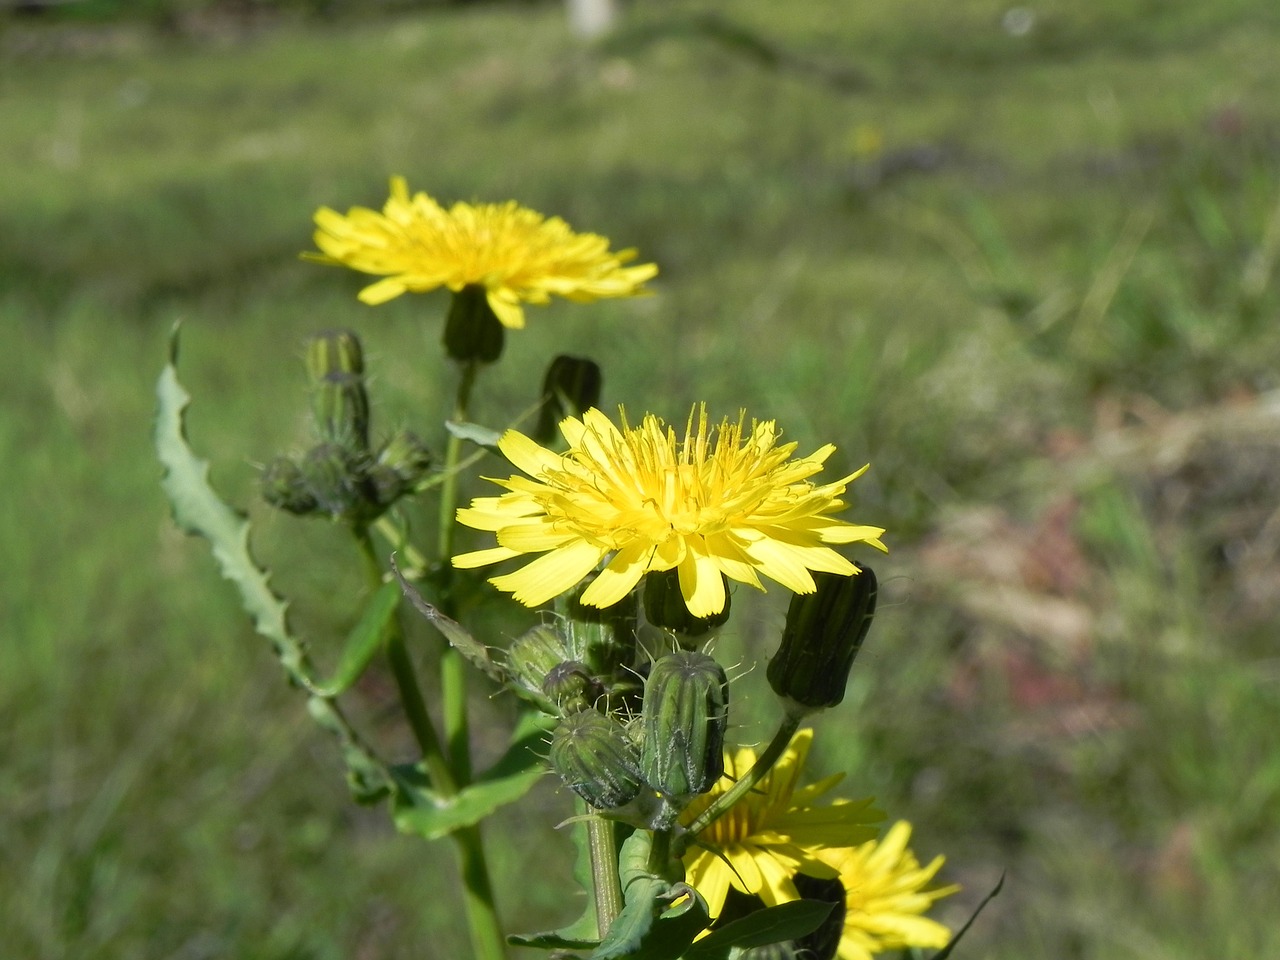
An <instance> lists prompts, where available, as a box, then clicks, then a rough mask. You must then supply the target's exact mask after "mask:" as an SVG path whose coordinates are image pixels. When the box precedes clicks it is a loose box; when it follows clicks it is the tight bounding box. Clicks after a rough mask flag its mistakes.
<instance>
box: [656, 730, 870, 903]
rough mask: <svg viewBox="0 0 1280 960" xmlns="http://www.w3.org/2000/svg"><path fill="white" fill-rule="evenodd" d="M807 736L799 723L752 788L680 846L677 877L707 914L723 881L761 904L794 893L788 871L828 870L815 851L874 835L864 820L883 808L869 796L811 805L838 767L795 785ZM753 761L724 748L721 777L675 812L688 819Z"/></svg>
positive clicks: (723, 891)
mask: <svg viewBox="0 0 1280 960" xmlns="http://www.w3.org/2000/svg"><path fill="white" fill-rule="evenodd" d="M812 740H813V731H812V730H801V731H799V732H798V733H797V734H796V735H795V737H794V738H793V739H792V741H791V744H790V745H789V746H788V747H787V750H786V752H785V753H784V754H783V755H782V758H781V759H780V760H779V761H778V763H777V764H776V765H775V766H774V768H773V769H772V770H770V771H769V773H768V774H766V776H765V778H764V779H763V780H761V781H760V783H759V784H757V785H756V789H755V790H753V791H752V792H751V793H749V794H747V795H746V796H745V797H744V798H743V799H742V800H740V801H739V802H738V803H737V804H735V805H734V807H733V808H732V809H731V810H730V811H729V812H728V813H726V814H725V815H724V816H722V817H720V819H718V820H716V821H715V822H713V823H712V824H711V825H710V826H709V827H707V829H706V830H704V831H703V832H702V833H701V834H699V835H698V843H699V844H702V845H704V846H698V845H692V844H691V845H690V846H689V848H688V850H687V851H686V853H685V856H684V869H685V880H686V881H687V882H688V883H689V884H690V886H692V887H693V888H694V889H695V890H697V891H698V892H699V893H700V894H702V896H703V898H704V899H705V900H706V901H707V908H708V910H709V911H710V912H711V916H713V917H715V916H718V915H719V914H720V910H721V908H722V907H723V906H724V901H725V897H726V896H728V893H729V887H731V886H732V887H734V888H736V889H738V890H740V891H742V892H743V893H749V894H755V895H756V896H758V897H759V898H760V899H761V900H763V901H764V902H765V904H766V905H768V906H774V905H776V904H779V903H786V902H788V901H790V900H798V899H800V895H799V894H798V893H797V892H796V887H795V884H794V883H793V882H792V879H791V878H792V877H793V876H794V875H795V874H796V873H806V874H809V875H810V876H815V877H827V878H830V877H834V876H835V875H836V871H835V869H834V868H833V867H832V866H830V865H828V864H827V863H825V862H824V861H823V860H822V859H820V857H819V853H820V851H822V850H823V849H826V848H831V847H852V846H854V845H855V844H859V843H862V842H863V841H865V840H868V839H870V838H871V837H873V836H874V835H875V833H876V830H875V827H873V826H870V824H874V823H877V822H879V821H880V820H883V819H884V814H883V813H881V812H880V811H879V810H876V809H874V808H873V807H872V806H871V804H872V800H871V798H869V797H868V798H867V799H865V800H858V801H856V802H849V801H842V800H836V801H835V802H834V803H831V804H829V805H826V806H814V803H815V801H817V800H818V799H819V798H820V797H822V796H823V795H824V794H826V793H827V792H828V791H829V790H831V788H832V787H834V786H835V785H836V784H837V783H839V782H840V781H841V780H842V779H843V778H844V774H842V773H838V774H835V775H833V776H830V777H827V778H826V779H824V780H819V781H818V782H817V783H815V784H812V785H810V786H807V787H800V788H799V789H797V786H798V784H799V782H800V774H801V771H802V770H803V769H804V762H805V758H806V757H807V756H808V754H809V744H810V743H811V742H812ZM755 762H756V754H755V751H754V750H751V749H750V748H746V747H744V748H742V749H739V750H737V751H736V752H734V753H727V754H726V755H725V775H724V778H723V779H722V780H721V781H720V782H719V783H718V784H716V785H715V787H713V788H712V790H711V792H710V793H706V794H703V795H702V796H701V797H698V798H697V799H695V800H694V801H693V803H692V804H690V805H689V807H688V808H687V809H686V810H685V811H684V814H683V815H682V816H681V818H680V819H681V820H682V821H683V822H685V823H691V822H692V821H693V820H694V819H696V817H697V816H698V814H699V813H701V812H702V811H703V810H705V809H706V808H707V806H708V805H709V804H710V803H711V802H712V800H714V799H715V798H716V797H718V796H720V795H721V794H723V793H726V792H728V790H729V789H730V787H732V786H733V784H734V783H735V782H737V780H738V779H739V778H740V777H742V775H743V774H745V773H746V772H747V771H748V770H750V769H751V767H752V766H753V765H754V764H755Z"/></svg>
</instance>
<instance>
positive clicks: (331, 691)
mask: <svg viewBox="0 0 1280 960" xmlns="http://www.w3.org/2000/svg"><path fill="white" fill-rule="evenodd" d="M401 596H402V594H401V591H400V585H399V584H397V583H393V582H391V581H388V582H386V583H384V584H383V585H382V586H380V587H379V588H378V592H377V593H375V594H374V595H373V596H372V597H371V598H370V600H369V602H368V604H367V605H366V606H365V608H364V613H363V614H362V615H361V617H360V621H359V622H358V623H357V624H356V625H355V626H354V627H353V628H352V629H351V633H350V634H348V635H347V640H346V642H345V643H344V644H343V646H342V656H341V657H339V659H338V665H337V666H336V667H335V668H334V671H333V676H332V677H331V678H330V679H329V681H328V682H327V683H321V684H316V685H315V687H314V690H315V692H316V693H317V694H319V695H320V696H322V697H336V696H337V695H338V694H340V693H342V692H343V691H344V690H347V689H348V688H350V686H351V685H352V684H353V683H355V682H356V680H358V679H359V678H360V674H362V673H364V671H365V668H366V667H367V666H369V661H370V660H372V659H373V656H374V654H376V653H377V652H378V650H379V649H380V648H381V647H382V641H383V639H384V638H385V637H386V631H387V624H389V623H390V622H391V619H392V617H394V616H395V612H396V607H398V606H399V605H400V597H401Z"/></svg>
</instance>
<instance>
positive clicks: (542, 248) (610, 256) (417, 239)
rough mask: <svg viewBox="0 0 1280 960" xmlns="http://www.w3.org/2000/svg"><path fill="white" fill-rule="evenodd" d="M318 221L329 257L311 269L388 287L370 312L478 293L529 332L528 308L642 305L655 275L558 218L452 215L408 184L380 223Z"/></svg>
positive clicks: (494, 209) (496, 212) (479, 212)
mask: <svg viewBox="0 0 1280 960" xmlns="http://www.w3.org/2000/svg"><path fill="white" fill-rule="evenodd" d="M315 220H316V226H317V227H318V228H319V229H317V230H316V233H315V243H316V246H317V247H319V248H320V250H321V251H322V253H319V254H304V256H305V257H306V258H307V259H310V260H315V261H317V262H319V263H332V264H339V265H342V266H347V267H351V268H352V269H353V270H360V271H362V272H364V273H372V274H376V275H381V276H383V277H385V279H383V280H379V281H378V282H377V283H374V284H372V285H370V286H368V287H365V288H364V289H363V290H361V291H360V299H361V300H363V301H364V302H365V303H369V304H379V303H385V302H386V301H387V300H390V299H392V298H393V297H398V296H400V294H402V293H425V292H427V291H429V290H435V289H436V288H438V287H448V288H449V289H450V290H452V291H454V292H455V293H457V292H458V291H459V290H461V289H462V288H463V287H466V286H468V285H477V286H482V287H484V288H485V291H486V292H487V294H488V299H489V306H490V307H492V308H493V312H494V313H495V314H496V315H497V317H498V319H499V320H500V321H501V322H502V324H503V326H506V327H510V328H512V329H513V330H518V329H520V328H521V327H523V326H524V309H523V308H522V307H521V304H522V303H537V304H543V303H546V302H548V300H549V299H550V298H551V295H552V294H555V295H556V296H560V297H565V298H567V299H569V300H576V301H579V302H590V301H592V300H598V299H600V298H603V297H630V296H635V295H637V294H639V293H642V292H643V291H642V290H641V287H642V286H643V284H644V282H645V281H646V280H649V279H651V278H652V277H654V276H655V275H656V274H657V272H658V268H657V266H655V265H654V264H652V263H646V264H642V265H639V266H633V267H624V266H623V264H625V263H627V262H628V261H630V260H634V259H635V257H636V252H635V251H634V250H622V251H619V252H617V253H614V252H612V251H610V250H609V241H608V240H607V239H606V238H604V237H601V236H597V235H596V234H594V233H574V232H573V230H571V229H570V228H569V225H568V224H567V223H565V222H564V221H563V220H561V219H560V218H559V217H551V218H550V219H547V218H545V217H544V216H543V215H542V214H540V213H537V212H535V211H533V210H530V209H528V208H527V207H521V206H519V205H517V204H516V203H515V201H509V202H507V203H486V204H477V205H475V206H472V205H470V204H466V203H455V204H454V205H453V206H452V207H451V208H450V209H448V210H445V209H444V207H442V206H440V204H438V203H436V201H435V200H433V199H431V197H429V196H427V195H426V194H425V193H421V192H419V193H415V194H414V195H413V196H412V197H410V196H409V187H408V185H407V184H406V183H405V180H404V178H403V177H392V178H391V197H390V199H388V200H387V202H386V204H385V206H383V208H382V213H378V212H377V211H376V210H370V209H368V208H367V207H352V208H351V209H350V210H349V211H347V215H346V216H345V217H344V216H343V215H342V214H340V213H338V212H337V211H335V210H330V209H329V208H328V207H321V208H320V209H319V210H317V211H316V215H315Z"/></svg>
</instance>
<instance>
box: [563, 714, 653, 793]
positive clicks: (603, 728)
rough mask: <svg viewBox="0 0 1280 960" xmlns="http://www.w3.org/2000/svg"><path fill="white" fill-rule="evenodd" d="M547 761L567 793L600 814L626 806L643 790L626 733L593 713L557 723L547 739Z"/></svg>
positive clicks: (631, 744)
mask: <svg viewBox="0 0 1280 960" xmlns="http://www.w3.org/2000/svg"><path fill="white" fill-rule="evenodd" d="M549 759H550V761H551V768H552V769H553V770H555V772H556V773H557V774H559V775H560V779H561V780H563V781H564V782H565V784H566V785H567V786H568V787H569V789H570V790H572V791H573V792H574V793H576V794H577V795H578V796H580V797H581V798H582V799H583V800H585V801H587V803H589V804H591V806H593V807H596V808H598V809H600V810H612V809H614V808H615V807H621V806H623V805H624V804H627V803H630V802H631V801H632V800H634V799H635V798H636V797H637V796H639V795H640V791H641V790H642V789H643V787H644V781H643V780H642V779H641V777H640V769H639V759H640V758H639V756H638V755H637V751H636V747H635V744H634V743H632V742H631V739H630V737H628V736H627V731H626V729H625V728H624V727H623V726H622V724H621V723H619V722H618V721H617V720H614V719H613V718H612V717H608V716H605V715H604V714H602V713H597V712H596V711H594V710H586V711H583V712H581V713H574V714H571V715H569V716H567V717H565V718H564V719H563V720H561V721H560V725H559V726H557V727H556V729H555V732H554V733H553V734H552V735H551V751H550V755H549Z"/></svg>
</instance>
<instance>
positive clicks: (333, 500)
mask: <svg viewBox="0 0 1280 960" xmlns="http://www.w3.org/2000/svg"><path fill="white" fill-rule="evenodd" d="M302 475H303V477H304V479H305V481H306V484H307V489H308V490H310V491H311V494H312V496H314V497H315V499H316V504H317V508H318V509H319V510H321V511H323V512H324V513H327V514H329V515H331V516H333V517H341V518H343V519H346V520H353V521H360V522H365V521H368V520H371V519H373V518H374V517H376V516H377V515H378V514H379V513H380V512H381V509H380V508H379V507H378V505H377V503H376V501H375V500H374V498H373V495H372V488H371V485H370V483H369V481H368V478H367V477H366V476H365V470H364V462H363V460H362V458H361V457H360V455H359V454H357V453H355V452H354V451H352V450H351V449H350V448H348V447H345V446H341V445H339V444H336V443H322V444H320V446H318V447H315V448H313V449H312V450H311V451H310V452H309V453H308V454H307V456H306V458H305V459H304V460H303V461H302Z"/></svg>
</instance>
